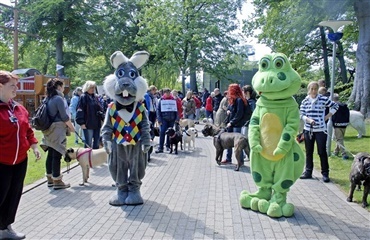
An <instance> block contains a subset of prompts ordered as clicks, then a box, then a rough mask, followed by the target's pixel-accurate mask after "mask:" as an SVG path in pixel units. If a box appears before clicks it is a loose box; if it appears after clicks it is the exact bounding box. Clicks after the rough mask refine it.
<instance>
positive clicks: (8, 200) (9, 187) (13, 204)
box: [0, 158, 28, 230]
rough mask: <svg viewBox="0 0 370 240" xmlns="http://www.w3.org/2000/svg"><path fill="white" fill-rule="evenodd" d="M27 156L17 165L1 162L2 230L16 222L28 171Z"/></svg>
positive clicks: (0, 214) (0, 221)
mask: <svg viewBox="0 0 370 240" xmlns="http://www.w3.org/2000/svg"><path fill="white" fill-rule="evenodd" d="M27 162H28V161H27V158H26V159H25V160H24V161H23V162H21V163H19V164H17V165H5V164H1V163H0V230H4V229H6V228H7V227H8V225H10V224H12V223H14V220H15V215H16V213H17V209H18V205H19V201H20V200H21V196H22V190H23V182H24V178H25V177H26V171H27Z"/></svg>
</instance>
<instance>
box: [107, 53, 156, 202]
mask: <svg viewBox="0 0 370 240" xmlns="http://www.w3.org/2000/svg"><path fill="white" fill-rule="evenodd" d="M148 59H149V53H147V52H145V51H140V52H136V53H135V54H134V55H133V56H132V57H131V58H130V59H128V58H127V57H126V56H125V55H123V53H122V52H120V51H117V52H115V53H113V54H112V56H111V57H110V62H111V64H112V66H113V67H114V68H115V69H116V71H115V72H114V74H111V75H109V76H107V77H106V79H105V80H104V90H105V93H106V95H107V96H108V97H110V98H111V99H112V100H113V101H112V102H111V103H110V104H109V106H108V109H107V112H106V114H105V119H104V124H103V127H102V138H103V144H104V148H105V150H106V152H107V153H108V154H109V157H108V167H109V171H110V174H111V176H112V178H113V180H114V181H115V183H116V186H117V191H116V193H115V194H114V195H113V196H112V197H111V199H110V200H109V204H110V205H113V206H122V205H139V204H143V202H144V201H143V198H142V197H141V193H140V187H141V180H142V179H143V177H144V175H145V168H146V165H147V156H146V155H147V152H148V151H149V148H150V133H149V132H150V125H149V120H148V116H147V111H146V109H145V107H144V106H143V104H142V103H141V102H142V100H143V98H144V94H145V93H146V90H147V89H148V84H147V82H146V80H145V79H144V78H142V77H141V76H140V75H139V69H140V67H142V66H143V65H144V64H145V63H146V62H147V60H148Z"/></svg>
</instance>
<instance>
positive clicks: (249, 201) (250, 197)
mask: <svg viewBox="0 0 370 240" xmlns="http://www.w3.org/2000/svg"><path fill="white" fill-rule="evenodd" d="M270 198H271V189H267V188H260V189H259V190H258V191H257V192H255V193H249V192H248V191H246V190H244V191H242V192H241V193H240V198H239V201H240V205H241V206H242V208H247V209H249V208H251V209H252V210H254V211H257V210H258V202H259V200H261V199H265V200H267V201H268V200H270Z"/></svg>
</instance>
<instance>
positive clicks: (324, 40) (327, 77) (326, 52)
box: [320, 27, 330, 86]
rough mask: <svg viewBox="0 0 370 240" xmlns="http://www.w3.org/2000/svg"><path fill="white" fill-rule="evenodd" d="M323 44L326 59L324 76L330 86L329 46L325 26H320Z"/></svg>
mask: <svg viewBox="0 0 370 240" xmlns="http://www.w3.org/2000/svg"><path fill="white" fill-rule="evenodd" d="M320 36H321V45H322V50H323V53H322V57H323V59H324V76H325V85H326V86H330V73H329V61H328V46H327V44H326V36H325V31H324V27H320Z"/></svg>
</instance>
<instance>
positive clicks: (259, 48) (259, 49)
mask: <svg viewBox="0 0 370 240" xmlns="http://www.w3.org/2000/svg"><path fill="white" fill-rule="evenodd" d="M11 1H12V2H14V0H0V3H3V4H6V5H10V6H13V5H14V4H13V3H11ZM251 2H252V0H247V1H246V3H244V6H243V9H242V12H241V13H240V14H238V18H239V19H240V21H242V19H246V18H247V17H248V15H249V14H251V13H252V12H253V6H252V3H251ZM245 44H250V45H253V46H254V48H255V51H256V52H255V55H254V56H251V60H259V59H260V58H261V57H262V56H263V55H264V54H267V53H270V52H271V49H270V48H269V47H267V46H266V45H263V44H258V43H257V39H254V38H249V39H246V42H245Z"/></svg>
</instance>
